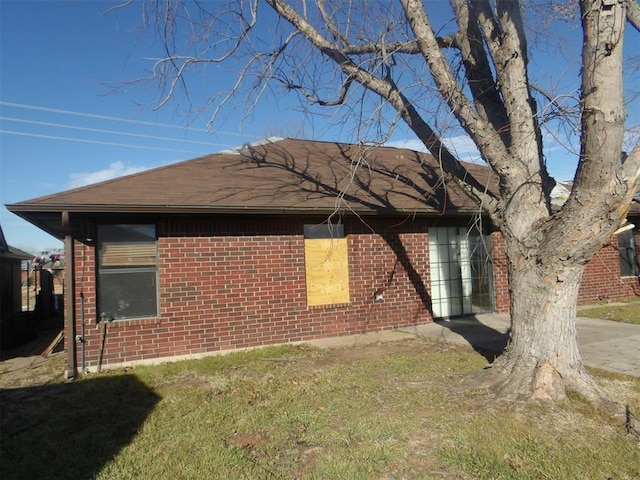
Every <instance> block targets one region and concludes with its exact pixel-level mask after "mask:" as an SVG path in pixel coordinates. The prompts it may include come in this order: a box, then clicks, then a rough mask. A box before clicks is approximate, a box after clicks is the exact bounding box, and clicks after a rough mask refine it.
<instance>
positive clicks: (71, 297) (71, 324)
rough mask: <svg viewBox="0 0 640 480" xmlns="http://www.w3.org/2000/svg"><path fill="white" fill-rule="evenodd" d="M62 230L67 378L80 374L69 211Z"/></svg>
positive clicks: (63, 221)
mask: <svg viewBox="0 0 640 480" xmlns="http://www.w3.org/2000/svg"><path fill="white" fill-rule="evenodd" d="M62 231H63V232H64V252H65V278H64V294H65V299H64V305H65V316H64V334H65V337H66V339H65V343H66V346H67V358H66V371H65V376H66V378H67V380H70V379H74V378H76V377H77V376H78V362H77V359H76V303H75V280H74V277H75V252H74V242H73V235H72V232H71V225H70V222H69V212H62Z"/></svg>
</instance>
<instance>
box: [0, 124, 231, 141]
mask: <svg viewBox="0 0 640 480" xmlns="http://www.w3.org/2000/svg"><path fill="white" fill-rule="evenodd" d="M0 120H6V121H9V122H19V123H28V124H30V125H42V126H46V127H56V128H69V129H72V130H82V131H85V132H96V133H109V134H112V135H126V136H128V137H136V138H150V139H153V140H164V141H168V142H183V143H197V144H199V145H211V146H216V147H233V146H234V145H230V144H227V143H212V142H199V141H197V140H186V139H181V138H171V137H160V136H155V135H143V134H140V133H128V132H118V131H115V130H103V129H101V128H89V127H77V126H75V125H65V124H61V123H49V122H38V121H36V120H25V119H22V118H14V117H0Z"/></svg>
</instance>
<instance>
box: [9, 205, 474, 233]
mask: <svg viewBox="0 0 640 480" xmlns="http://www.w3.org/2000/svg"><path fill="white" fill-rule="evenodd" d="M6 207H7V209H8V210H9V211H10V212H12V213H14V214H16V215H18V216H19V217H20V218H22V219H24V220H26V221H27V222H29V223H31V224H33V225H35V226H36V227H38V228H40V229H41V230H44V231H45V232H47V233H48V234H50V235H52V236H53V237H56V238H58V239H60V240H63V239H64V237H65V229H64V225H63V213H64V212H66V213H67V214H69V216H70V221H71V223H73V221H74V217H75V219H77V218H78V217H82V218H93V219H98V218H100V217H103V216H113V215H123V216H166V215H259V216H262V215H276V216H283V215H285V216H289V215H292V216H316V217H317V216H327V217H328V216H330V215H332V214H335V213H336V212H337V211H339V212H340V214H341V215H357V216H365V217H371V216H386V217H406V216H407V215H411V216H419V217H439V216H442V213H441V212H435V211H434V210H433V209H431V208H428V207H427V208H414V209H394V210H390V209H383V208H381V209H365V208H362V207H360V208H358V209H351V208H349V206H348V205H345V206H342V207H341V208H340V209H338V210H336V209H335V208H323V207H322V208H309V207H305V208H300V207H274V206H265V207H256V206H251V207H248V206H239V207H238V206H221V207H202V206H189V205H182V206H163V207H158V206H144V205H78V206H76V205H73V206H70V205H52V204H47V205H38V204H27V203H18V204H9V205H6ZM477 213H478V211H477V210H473V211H467V210H466V209H460V210H448V211H447V213H446V215H447V216H449V217H451V216H454V217H459V216H469V215H472V214H477Z"/></svg>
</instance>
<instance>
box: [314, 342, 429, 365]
mask: <svg viewBox="0 0 640 480" xmlns="http://www.w3.org/2000/svg"><path fill="white" fill-rule="evenodd" d="M437 345H438V344H436V343H431V342H426V341H424V340H418V339H408V340H396V341H390V342H384V343H383V342H379V343H370V344H366V345H353V346H346V347H339V348H333V349H331V350H329V351H328V352H327V353H326V354H325V355H322V356H320V357H317V358H310V359H308V360H309V361H312V362H313V363H314V365H317V366H319V367H322V366H328V365H335V364H349V363H354V362H361V361H367V360H379V359H381V358H385V357H388V356H389V355H408V356H411V355H419V354H421V353H425V352H433V351H434V346H436V348H437ZM305 360H306V359H305Z"/></svg>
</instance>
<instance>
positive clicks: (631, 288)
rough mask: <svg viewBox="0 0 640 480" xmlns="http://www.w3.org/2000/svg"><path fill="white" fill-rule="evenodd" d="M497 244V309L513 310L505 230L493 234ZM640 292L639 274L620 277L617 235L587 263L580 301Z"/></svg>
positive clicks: (592, 301)
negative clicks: (508, 277)
mask: <svg viewBox="0 0 640 480" xmlns="http://www.w3.org/2000/svg"><path fill="white" fill-rule="evenodd" d="M639 242H640V233H639V232H636V245H640V243H639ZM491 244H492V248H493V252H492V256H493V272H494V273H493V276H494V290H495V310H496V312H499V313H508V312H509V289H508V280H507V262H506V258H505V249H504V239H503V237H502V235H501V234H499V233H493V234H491ZM633 296H640V282H639V281H638V278H637V277H620V261H619V258H618V241H617V238H615V237H614V238H613V239H612V240H611V242H609V243H608V244H607V245H605V246H604V247H603V248H602V250H600V252H598V253H597V254H596V255H595V256H594V258H593V259H592V260H591V261H590V262H589V263H588V264H587V265H586V266H585V270H584V276H583V278H582V284H581V286H580V291H579V294H578V304H579V305H587V304H591V303H596V302H599V301H602V300H616V299H621V298H626V297H633Z"/></svg>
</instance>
